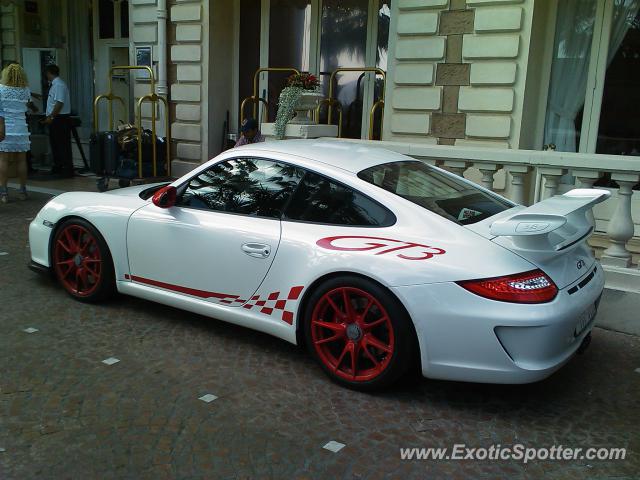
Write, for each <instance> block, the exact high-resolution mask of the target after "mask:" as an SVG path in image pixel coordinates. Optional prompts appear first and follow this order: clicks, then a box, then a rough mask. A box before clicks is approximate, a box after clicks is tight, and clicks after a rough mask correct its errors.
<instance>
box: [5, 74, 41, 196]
mask: <svg viewBox="0 0 640 480" xmlns="http://www.w3.org/2000/svg"><path fill="white" fill-rule="evenodd" d="M0 105H2V112H3V113H2V115H3V116H4V126H5V127H4V128H5V137H4V140H3V141H1V142H0V203H7V202H8V201H9V198H8V194H7V193H8V192H7V181H8V174H9V162H10V161H11V160H13V161H14V162H15V164H16V169H17V172H18V180H19V182H20V190H18V198H19V199H21V200H24V199H26V198H27V152H28V151H29V150H30V149H31V142H30V141H29V130H28V128H27V120H26V111H27V108H30V109H32V110H35V107H34V105H33V104H32V103H31V92H30V91H29V87H28V83H27V75H26V73H25V72H24V69H23V68H22V67H21V66H20V65H18V64H17V63H12V64H11V65H9V66H8V67H7V68H5V69H4V70H3V71H2V77H0Z"/></svg>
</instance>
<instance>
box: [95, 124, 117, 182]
mask: <svg viewBox="0 0 640 480" xmlns="http://www.w3.org/2000/svg"><path fill="white" fill-rule="evenodd" d="M90 156H91V159H90V162H91V171H93V173H95V174H96V175H100V176H105V177H111V176H113V175H114V174H115V172H116V170H117V168H118V164H119V156H120V146H119V145H118V132H98V133H97V134H96V133H94V134H92V135H91V139H90Z"/></svg>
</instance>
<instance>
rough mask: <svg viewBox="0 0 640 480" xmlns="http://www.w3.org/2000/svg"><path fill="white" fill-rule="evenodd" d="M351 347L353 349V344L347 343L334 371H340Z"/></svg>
mask: <svg viewBox="0 0 640 480" xmlns="http://www.w3.org/2000/svg"><path fill="white" fill-rule="evenodd" d="M350 347H351V342H347V343H346V344H345V346H344V348H343V349H342V353H341V354H340V356H339V357H338V361H337V362H336V364H335V366H334V367H333V368H334V370H338V369H339V368H340V364H341V363H342V360H344V357H345V355H346V354H347V352H348V351H349V350H350Z"/></svg>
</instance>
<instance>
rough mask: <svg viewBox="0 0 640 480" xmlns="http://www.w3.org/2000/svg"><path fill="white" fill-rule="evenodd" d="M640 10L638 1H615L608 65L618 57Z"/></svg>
mask: <svg viewBox="0 0 640 480" xmlns="http://www.w3.org/2000/svg"><path fill="white" fill-rule="evenodd" d="M638 9H640V2H639V1H638V0H615V3H614V6H613V21H612V24H611V38H610V41H609V58H608V59H607V65H609V64H611V61H612V60H613V58H614V57H615V56H616V53H617V52H618V49H619V48H620V45H621V44H622V41H623V40H624V37H625V36H626V35H627V32H628V31H629V28H631V26H632V25H633V22H634V21H635V18H636V15H638Z"/></svg>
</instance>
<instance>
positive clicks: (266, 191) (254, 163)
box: [177, 158, 304, 218]
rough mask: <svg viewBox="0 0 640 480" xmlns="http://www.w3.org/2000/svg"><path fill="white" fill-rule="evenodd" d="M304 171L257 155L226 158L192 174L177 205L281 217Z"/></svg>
mask: <svg viewBox="0 0 640 480" xmlns="http://www.w3.org/2000/svg"><path fill="white" fill-rule="evenodd" d="M303 174H304V172H303V171H302V170H301V169H299V168H297V167H294V166H291V165H287V164H284V163H280V162H274V161H271V160H264V159H257V158H235V159H232V160H225V161H222V162H219V163H217V164H215V165H214V166H212V167H211V168H209V169H207V170H205V171H204V172H202V173H200V174H199V175H197V176H195V177H193V178H192V179H191V180H189V182H188V183H187V185H186V186H185V187H184V190H183V192H182V194H181V195H180V196H179V198H178V202H177V204H178V205H179V206H183V207H191V208H198V209H203V210H213V211H216V212H227V213H235V214H241V215H255V216H259V217H267V218H280V217H281V216H282V210H283V208H284V206H285V204H286V203H287V201H288V200H289V197H290V196H291V194H292V193H293V191H294V190H295V188H296V186H297V185H298V183H299V182H300V179H301V178H302V176H303Z"/></svg>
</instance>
